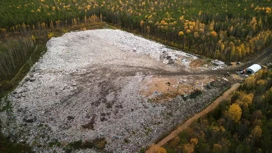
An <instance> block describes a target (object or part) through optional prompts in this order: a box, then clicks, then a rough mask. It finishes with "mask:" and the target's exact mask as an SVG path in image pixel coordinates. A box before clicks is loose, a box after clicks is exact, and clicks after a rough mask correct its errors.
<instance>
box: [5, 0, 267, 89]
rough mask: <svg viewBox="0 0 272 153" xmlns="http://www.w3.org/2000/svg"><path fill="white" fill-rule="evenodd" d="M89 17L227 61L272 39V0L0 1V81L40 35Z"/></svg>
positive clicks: (256, 50) (246, 54)
mask: <svg viewBox="0 0 272 153" xmlns="http://www.w3.org/2000/svg"><path fill="white" fill-rule="evenodd" d="M90 20H91V21H96V22H101V21H105V22H107V23H109V24H112V25H114V26H117V27H120V28H122V29H126V30H128V31H133V32H136V33H139V34H142V35H144V36H147V37H149V38H152V39H155V40H158V41H161V42H164V43H165V44H167V45H170V46H174V47H177V48H180V49H182V50H184V51H187V52H190V53H196V54H200V55H204V56H206V57H210V58H216V59H220V60H223V61H226V62H230V61H239V60H243V59H245V58H246V57H250V56H251V57H252V56H254V55H256V54H258V53H259V52H261V51H262V49H264V48H266V47H269V45H270V44H271V41H272V31H271V29H272V3H271V2H270V0H259V1H254V0H236V1H233V0H223V1H216V0H210V1H203V0H182V1H177V0H167V1H162V0H137V1H131V0H114V1H112V0H40V1H33V0H25V1H18V0H10V1H1V2H0V21H1V22H0V40H1V41H0V55H1V57H0V76H1V80H0V82H2V84H4V83H3V79H5V78H10V77H12V76H14V73H16V72H17V71H18V69H19V68H20V67H21V66H22V63H25V62H26V59H27V58H28V57H29V55H30V54H31V53H32V52H33V51H34V50H35V46H37V43H39V42H36V40H37V38H39V37H40V36H41V35H46V36H48V39H49V38H51V37H52V36H54V32H51V33H50V32H48V30H49V29H59V30H60V31H62V32H65V30H62V28H63V27H65V26H66V27H67V26H75V25H82V26H85V27H86V26H87V25H88V24H89V23H90ZM85 29H86V28H85ZM44 30H45V31H46V32H45V33H44V32H41V31H44ZM43 44H44V43H43ZM22 46H24V47H22ZM12 74H13V75H12ZM0 84H1V83H0Z"/></svg>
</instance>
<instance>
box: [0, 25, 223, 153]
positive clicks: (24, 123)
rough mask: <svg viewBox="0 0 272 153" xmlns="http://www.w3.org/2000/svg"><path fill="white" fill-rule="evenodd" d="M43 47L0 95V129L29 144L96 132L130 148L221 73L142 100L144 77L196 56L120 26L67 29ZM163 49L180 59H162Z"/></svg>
mask: <svg viewBox="0 0 272 153" xmlns="http://www.w3.org/2000/svg"><path fill="white" fill-rule="evenodd" d="M47 49H48V51H47V53H46V54H45V55H44V56H43V57H42V58H41V59H40V61H39V62H38V63H36V64H35V65H34V66H33V68H32V70H31V71H30V72H29V73H28V75H27V76H26V77H25V78H24V79H23V81H22V82H21V83H20V85H19V86H18V87H17V88H16V89H15V90H14V91H13V92H12V93H11V94H10V95H9V96H8V97H7V99H3V100H2V103H5V102H8V101H10V102H11V104H12V106H13V108H12V112H8V111H7V113H6V112H4V113H1V114H0V115H1V116H0V117H1V120H2V126H3V128H2V132H3V133H4V134H5V135H7V136H9V137H10V138H11V139H12V140H13V141H18V142H21V143H28V144H30V145H32V146H33V147H34V150H35V151H36V152H53V151H57V152H64V150H63V148H65V146H67V144H69V143H71V142H75V141H79V140H81V141H83V142H86V141H90V140H95V139H97V138H104V139H105V140H106V141H107V144H106V146H105V151H107V152H114V153H115V152H116V153H120V152H127V153H129V152H138V151H139V150H140V149H141V148H143V147H146V146H147V145H150V144H152V143H154V141H155V140H157V139H158V138H160V135H162V134H164V133H165V132H169V131H170V130H171V129H172V128H173V127H174V126H176V125H177V124H179V123H181V122H183V121H184V119H186V118H187V117H189V116H191V115H192V114H194V113H195V112H198V111H200V110H202V109H203V108H205V107H206V106H207V105H208V104H209V102H211V101H212V100H213V99H214V97H216V96H218V95H219V94H220V93H221V92H222V91H223V90H224V88H225V87H226V86H225V85H226V84H225V83H224V82H223V83H222V81H221V82H219V83H217V84H219V85H215V86H211V87H210V88H207V90H205V91H204V92H205V94H201V95H200V96H198V97H196V98H195V99H187V100H184V98H182V97H181V96H178V97H177V98H175V99H174V100H172V101H169V102H167V103H164V104H159V103H153V102H150V101H149V100H148V99H147V98H145V97H143V96H142V95H140V94H139V89H140V87H142V85H143V84H142V83H143V82H144V81H145V80H147V79H149V78H150V77H151V76H152V75H156V73H157V72H164V73H167V72H182V71H184V72H185V71H188V70H189V66H188V65H189V64H188V63H190V60H194V59H196V57H195V56H192V55H188V54H186V53H183V52H180V51H176V50H172V49H169V48H167V47H165V46H163V45H161V44H158V43H155V42H153V41H149V40H146V39H143V38H141V37H138V36H135V35H133V34H130V33H127V32H124V31H121V30H109V29H103V30H90V31H82V32H70V33H67V34H64V35H63V36H61V37H58V38H52V39H50V40H49V41H48V43H47ZM165 54H168V55H169V56H171V58H173V57H177V59H179V58H182V59H183V61H186V62H185V63H182V62H181V63H180V62H179V63H178V64H176V63H174V64H164V62H163V60H164V56H165ZM181 61H182V60H181ZM56 142H58V143H59V145H52V144H55V143H56ZM49 144H51V145H49ZM97 151H98V150H95V148H92V149H87V150H84V149H78V150H73V152H97Z"/></svg>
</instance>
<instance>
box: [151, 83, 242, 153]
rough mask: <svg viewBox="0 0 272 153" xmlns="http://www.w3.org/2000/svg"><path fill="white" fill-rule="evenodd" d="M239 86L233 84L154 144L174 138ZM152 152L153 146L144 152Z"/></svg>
mask: <svg viewBox="0 0 272 153" xmlns="http://www.w3.org/2000/svg"><path fill="white" fill-rule="evenodd" d="M239 86H240V84H239V83H235V84H233V85H232V86H231V88H230V89H229V90H227V91H225V92H224V94H223V95H222V96H220V97H218V98H217V99H216V100H215V101H214V102H213V103H212V104H210V105H209V106H208V107H207V108H206V109H204V110H203V111H201V112H199V113H197V114H195V115H194V116H192V117H191V118H189V119H188V120H187V121H186V122H184V123H183V124H181V125H180V126H178V127H177V128H176V129H175V130H174V131H172V132H171V133H170V134H169V135H168V136H166V137H165V138H163V139H162V140H161V141H159V142H158V143H157V144H156V146H159V147H161V146H163V145H164V144H166V143H167V142H169V141H170V140H172V139H173V138H175V137H176V136H177V135H178V134H179V133H180V132H182V131H183V130H185V129H186V128H187V127H189V126H190V125H191V124H192V123H193V122H194V121H196V120H197V119H199V118H200V117H202V116H205V115H206V114H208V113H209V112H211V111H212V110H214V109H215V108H216V107H217V106H218V105H219V104H220V102H222V101H223V100H224V99H227V98H228V97H229V96H230V95H231V93H233V92H234V91H236V90H237V89H238V88H239ZM153 152H154V147H151V148H149V150H147V151H146V153H153Z"/></svg>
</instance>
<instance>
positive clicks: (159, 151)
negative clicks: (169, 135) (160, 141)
mask: <svg viewBox="0 0 272 153" xmlns="http://www.w3.org/2000/svg"><path fill="white" fill-rule="evenodd" d="M149 153H166V150H165V149H164V148H163V147H159V146H157V145H152V146H151V147H150V150H149Z"/></svg>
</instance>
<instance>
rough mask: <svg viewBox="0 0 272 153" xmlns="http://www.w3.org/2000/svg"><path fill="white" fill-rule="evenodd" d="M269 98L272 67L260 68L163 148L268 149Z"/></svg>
mask: <svg viewBox="0 0 272 153" xmlns="http://www.w3.org/2000/svg"><path fill="white" fill-rule="evenodd" d="M271 99H272V70H271V69H270V70H261V71H260V72H258V73H257V74H255V75H253V76H250V77H248V78H247V79H246V80H245V82H244V83H243V84H242V86H241V87H240V89H239V90H238V91H237V92H236V93H235V94H234V95H233V96H232V97H231V98H230V99H228V100H225V101H224V102H222V103H221V104H220V106H219V107H218V108H216V110H214V111H213V112H210V113H209V114H208V115H207V116H205V117H202V118H200V119H199V120H198V121H196V122H195V123H193V124H192V125H191V126H190V127H189V128H187V129H186V130H185V131H183V132H182V133H180V134H179V135H178V136H177V137H175V138H174V139H173V140H172V141H170V142H169V143H168V144H166V145H165V146H164V148H165V149H166V151H167V152H168V153H172V152H187V153H193V152H196V153H197V152H199V153H200V152H201V153H210V152H212V153H217V152H222V153H228V152H247V153H262V152H271V150H272V146H271V144H272V139H271V138H272V131H271V128H272V101H271ZM160 149H163V148H160Z"/></svg>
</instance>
